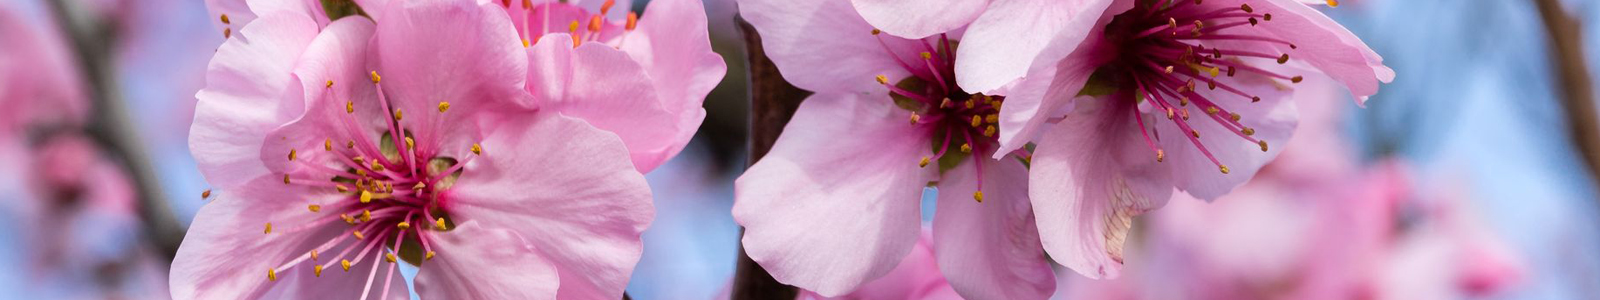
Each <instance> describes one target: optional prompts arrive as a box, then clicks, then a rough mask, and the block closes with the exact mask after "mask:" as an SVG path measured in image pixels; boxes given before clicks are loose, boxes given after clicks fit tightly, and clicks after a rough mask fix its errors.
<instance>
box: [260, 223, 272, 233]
mask: <svg viewBox="0 0 1600 300" xmlns="http://www.w3.org/2000/svg"><path fill="white" fill-rule="evenodd" d="M261 233H262V234H268V233H272V222H267V229H266V230H262V231H261Z"/></svg>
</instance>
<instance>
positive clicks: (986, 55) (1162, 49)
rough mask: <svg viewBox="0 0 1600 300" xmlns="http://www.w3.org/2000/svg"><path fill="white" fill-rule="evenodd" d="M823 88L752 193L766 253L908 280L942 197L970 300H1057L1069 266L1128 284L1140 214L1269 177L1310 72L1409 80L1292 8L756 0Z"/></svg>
mask: <svg viewBox="0 0 1600 300" xmlns="http://www.w3.org/2000/svg"><path fill="white" fill-rule="evenodd" d="M739 4H740V11H741V13H742V14H743V15H744V17H745V18H746V19H747V20H749V22H750V23H751V24H752V25H754V27H755V28H756V30H757V31H758V32H759V33H760V34H761V37H762V43H763V47H764V48H765V49H766V50H767V53H766V54H767V55H769V56H770V57H771V59H772V61H773V63H774V64H776V65H777V67H778V69H779V70H780V71H781V72H782V74H783V76H784V78H785V79H786V80H788V81H789V82H791V83H793V84H794V85H795V86H797V87H800V88H803V89H807V90H810V91H813V92H815V94H813V95H811V96H810V97H809V98H807V99H806V100H805V101H804V102H803V103H802V104H801V105H800V108H799V111H798V112H796V113H795V115H794V117H793V120H792V121H790V123H789V124H788V125H787V127H785V128H784V133H783V135H782V136H780V137H779V139H778V141H777V143H776V144H775V145H774V147H773V149H772V151H771V152H770V153H769V154H768V155H767V156H766V157H764V158H762V160H760V161H759V162H757V163H756V164H755V165H753V166H752V167H751V168H750V169H749V170H748V171H747V172H746V173H745V174H744V175H743V176H741V177H740V178H739V179H738V181H737V183H736V197H737V199H736V200H737V202H736V204H735V206H734V211H733V213H734V217H735V219H736V220H737V221H738V222H739V223H740V224H741V225H743V226H745V229H746V232H745V236H744V238H743V243H744V247H745V251H747V253H749V255H750V257H751V258H752V259H754V260H755V261H756V262H757V263H759V264H761V265H762V266H763V267H765V268H766V270H767V271H769V272H771V273H772V275H773V277H774V278H776V279H777V280H778V281H781V282H784V283H787V284H792V285H796V286H799V287H802V288H805V289H807V290H810V291H813V292H815V293H817V294H819V295H822V296H839V295H845V294H847V293H850V292H851V291H853V290H855V289H857V288H859V287H861V286H862V285H863V284H864V283H867V282H870V281H872V280H873V279H875V278H879V277H881V276H884V275H885V274H888V273H890V271H891V270H892V269H894V268H895V266H896V264H897V263H898V262H899V261H901V258H902V257H904V256H906V254H907V253H908V252H909V251H912V249H913V248H914V245H916V244H917V236H918V234H917V233H918V228H919V226H918V224H919V221H920V213H919V211H920V210H919V209H918V206H919V204H920V200H919V199H921V198H922V196H923V193H924V191H925V190H926V188H927V187H934V188H936V190H937V197H936V198H937V200H936V204H935V205H936V208H935V214H936V215H935V217H934V218H933V220H932V223H933V226H932V227H933V228H932V231H931V233H930V235H931V239H932V248H931V249H932V252H933V255H934V256H935V257H936V258H937V259H936V260H937V261H938V269H940V270H942V271H943V273H944V276H945V277H946V278H948V281H949V285H950V286H951V287H953V288H954V290H955V291H956V292H958V293H959V294H960V295H961V296H963V297H966V298H971V299H1042V298H1045V297H1048V296H1049V295H1050V294H1051V293H1052V292H1053V291H1054V289H1055V280H1054V279H1053V278H1054V277H1053V274H1052V273H1051V270H1050V266H1049V263H1048V261H1047V259H1046V254H1048V255H1049V259H1051V260H1054V261H1056V262H1059V263H1061V264H1063V265H1065V266H1067V267H1068V268H1071V269H1072V270H1074V271H1077V272H1078V273H1080V274H1083V275H1085V276H1088V277H1092V278H1103V277H1115V276H1117V275H1118V273H1119V272H1120V269H1121V265H1122V262H1123V250H1122V249H1123V243H1124V240H1125V239H1127V237H1128V233H1129V229H1130V227H1131V226H1132V225H1133V223H1134V222H1133V217H1134V216H1137V215H1139V214H1142V213H1144V212H1146V211H1149V210H1153V209H1156V208H1159V207H1161V206H1163V205H1165V203H1166V202H1167V200H1168V199H1169V198H1172V197H1173V195H1174V193H1184V194H1188V195H1190V196H1193V197H1195V198H1199V199H1203V200H1211V199H1215V198H1217V197H1220V196H1222V195H1224V194H1226V193H1228V192H1229V191H1230V190H1232V189H1233V188H1235V187H1237V186H1239V185H1240V184H1242V183H1244V182H1245V181H1246V180H1248V179H1249V178H1251V177H1252V176H1253V175H1254V174H1255V173H1256V171H1257V170H1258V169H1260V168H1261V167H1262V165H1264V164H1265V163H1266V162H1268V161H1270V160H1272V159H1273V158H1274V157H1275V156H1276V155H1277V153H1278V151H1279V149H1277V147H1271V146H1269V145H1271V144H1273V143H1280V142H1283V141H1286V140H1287V139H1288V137H1289V136H1290V135H1291V133H1292V132H1293V131H1294V127H1295V125H1296V119H1297V116H1296V110H1295V101H1296V98H1297V95H1299V94H1301V89H1299V88H1297V87H1298V86H1301V85H1302V82H1306V84H1330V85H1332V84H1337V85H1342V86H1343V87H1344V88H1346V89H1348V90H1349V91H1350V93H1352V94H1354V95H1355V96H1356V97H1357V98H1359V99H1360V100H1361V101H1365V99H1366V98H1367V97H1368V96H1370V95H1373V94H1374V93H1376V92H1377V89H1378V85H1379V83H1380V82H1389V81H1391V80H1392V79H1393V77H1394V72H1393V71H1392V70H1390V69H1389V68H1387V67H1385V66H1383V64H1382V58H1381V57H1379V56H1378V55H1377V54H1375V53H1374V52H1373V51H1372V50H1371V49H1369V48H1368V47H1367V46H1366V45H1365V44H1364V43H1362V42H1361V41H1360V40H1359V39H1358V38H1356V37H1355V36H1354V35H1352V34H1351V33H1350V32H1349V31H1348V30H1346V29H1344V28H1343V27H1341V26H1340V25H1338V24H1337V23H1334V22H1333V21H1332V20H1331V19H1329V18H1328V17H1327V16H1325V15H1323V14H1322V13H1320V12H1318V11H1317V10H1316V8H1314V7H1313V6H1314V5H1320V4H1327V5H1330V6H1335V5H1337V3H1335V2H1332V1H1329V2H1326V3H1323V2H1317V3H1302V2H1297V1H1293V0H1078V1H1026V0H1023V1H986V0H960V1H939V2H937V3H935V2H933V1H880V0H813V1H778V0H741V1H739Z"/></svg>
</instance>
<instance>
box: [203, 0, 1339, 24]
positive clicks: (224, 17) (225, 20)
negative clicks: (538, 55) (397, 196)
mask: <svg viewBox="0 0 1600 300" xmlns="http://www.w3.org/2000/svg"><path fill="white" fill-rule="evenodd" d="M1328 2H1333V1H1328ZM222 24H233V22H228V14H222Z"/></svg>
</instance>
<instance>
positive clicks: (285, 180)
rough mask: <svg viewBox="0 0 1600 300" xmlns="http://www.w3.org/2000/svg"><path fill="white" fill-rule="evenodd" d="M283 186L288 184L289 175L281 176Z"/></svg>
mask: <svg viewBox="0 0 1600 300" xmlns="http://www.w3.org/2000/svg"><path fill="white" fill-rule="evenodd" d="M283 184H289V174H283Z"/></svg>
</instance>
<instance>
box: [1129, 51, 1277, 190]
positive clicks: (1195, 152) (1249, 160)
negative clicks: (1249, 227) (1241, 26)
mask: <svg viewBox="0 0 1600 300" xmlns="http://www.w3.org/2000/svg"><path fill="white" fill-rule="evenodd" d="M1273 20H1274V21H1276V20H1277V19H1273ZM1234 78H1235V81H1234V82H1242V83H1246V84H1239V85H1237V86H1235V87H1236V88H1238V89H1240V90H1243V91H1245V92H1246V93H1248V94H1250V95H1260V97H1262V99H1278V100H1277V101H1261V102H1257V103H1250V102H1249V99H1241V98H1240V97H1239V96H1238V95H1234V94H1231V93H1228V92H1226V91H1223V90H1221V89H1217V90H1209V89H1205V88H1201V89H1199V91H1197V93H1199V94H1200V95H1201V96H1205V97H1206V98H1208V99H1219V100H1217V101H1219V102H1220V103H1223V104H1222V105H1223V107H1224V108H1226V109H1228V110H1230V111H1232V112H1234V113H1238V114H1239V115H1240V116H1242V118H1241V119H1240V121H1239V122H1240V123H1242V124H1244V126H1246V127H1249V128H1252V129H1254V130H1255V134H1254V135H1252V136H1251V137H1253V138H1256V139H1258V140H1261V141H1266V142H1267V144H1268V147H1267V151H1265V152H1263V151H1261V145H1259V144H1256V143H1252V142H1250V141H1247V140H1244V139H1243V138H1241V137H1239V134H1237V133H1234V132H1233V131H1232V130H1230V129H1227V128H1224V127H1223V126H1222V125H1221V124H1218V123H1217V122H1215V121H1214V120H1212V119H1211V117H1209V116H1207V115H1205V114H1204V112H1203V111H1200V110H1195V111H1194V112H1193V117H1191V119H1189V121H1188V124H1189V126H1190V128H1193V129H1194V130H1196V131H1199V132H1200V142H1201V143H1203V144H1204V145H1205V146H1206V149H1207V150H1209V151H1210V152H1211V154H1212V155H1214V156H1216V158H1217V160H1218V161H1220V162H1222V164H1223V165H1226V166H1228V169H1229V172H1228V174H1222V172H1221V170H1219V167H1218V166H1217V165H1216V163H1213V162H1212V161H1211V159H1209V158H1206V157H1205V156H1204V154H1203V153H1201V152H1200V150H1199V149H1197V148H1195V146H1194V143H1193V142H1192V141H1190V140H1189V139H1188V138H1186V137H1185V136H1184V135H1185V134H1190V133H1188V132H1185V131H1183V130H1182V129H1179V128H1178V126H1177V125H1175V124H1174V123H1173V122H1164V121H1158V122H1149V120H1148V119H1147V120H1146V123H1145V124H1146V125H1154V126H1155V128H1156V129H1155V130H1157V131H1159V136H1161V137H1163V138H1162V139H1161V141H1159V142H1157V144H1158V145H1161V148H1162V149H1163V150H1164V151H1166V154H1167V158H1166V162H1163V163H1162V167H1165V168H1169V169H1171V170H1172V180H1173V182H1172V183H1173V184H1174V185H1175V186H1176V187H1178V189H1181V190H1183V191H1185V192H1188V193H1189V194H1190V195H1193V196H1195V197H1196V198H1200V199H1206V200H1212V199H1216V198H1217V197H1220V196H1222V195H1223V194H1226V193H1228V191H1231V190H1233V188H1235V187H1238V186H1239V185H1240V184H1244V183H1245V182H1246V181H1249V180H1250V178H1251V177H1254V176H1255V174H1256V171H1257V170H1260V169H1261V167H1262V166H1263V165H1265V164H1266V163H1267V162H1270V161H1272V159H1273V158H1276V157H1277V156H1278V153H1279V152H1282V150H1283V148H1284V147H1281V146H1282V145H1286V144H1287V142H1288V141H1289V136H1290V135H1291V134H1293V133H1294V130H1295V126H1296V124H1298V118H1299V113H1298V112H1297V111H1296V110H1295V101H1294V99H1299V98H1302V97H1298V96H1296V95H1300V94H1302V93H1305V91H1301V90H1298V89H1296V90H1284V89H1280V88H1279V87H1278V83H1276V82H1272V81H1269V80H1268V79H1267V78H1266V77H1263V76H1260V75H1256V74H1240V75H1239V76H1237V77H1234ZM1253 80H1259V81H1253ZM1157 117H1160V116H1159V114H1157ZM1128 121H1129V123H1132V120H1128ZM1152 123H1154V124H1152ZM1127 135H1128V138H1130V139H1135V140H1137V139H1142V137H1141V136H1140V135H1139V132H1137V131H1134V132H1131V133H1127ZM1274 146H1278V147H1274ZM1135 151H1140V152H1139V153H1142V154H1146V155H1148V153H1150V150H1149V149H1148V148H1145V149H1142V150H1135Z"/></svg>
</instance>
